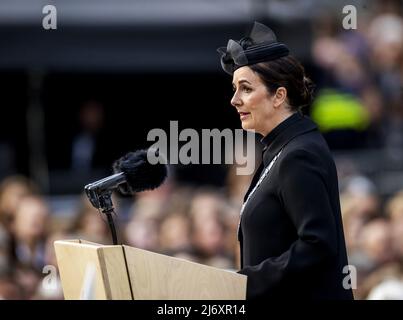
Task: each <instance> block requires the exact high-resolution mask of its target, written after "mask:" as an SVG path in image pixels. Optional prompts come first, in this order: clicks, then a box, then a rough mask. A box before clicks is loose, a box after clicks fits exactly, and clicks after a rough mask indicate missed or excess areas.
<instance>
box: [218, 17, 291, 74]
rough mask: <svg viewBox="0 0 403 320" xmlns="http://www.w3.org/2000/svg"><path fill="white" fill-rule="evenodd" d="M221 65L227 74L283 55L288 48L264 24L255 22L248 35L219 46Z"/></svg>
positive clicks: (288, 51) (286, 52)
mask: <svg viewBox="0 0 403 320" xmlns="http://www.w3.org/2000/svg"><path fill="white" fill-rule="evenodd" d="M217 51H218V52H219V53H220V55H221V66H222V68H223V69H224V71H225V72H226V73H228V74H231V75H232V74H233V73H234V71H235V70H236V69H238V68H240V67H243V66H248V65H252V64H255V63H259V62H263V61H270V60H275V59H278V58H281V57H285V56H287V55H288V54H289V53H290V50H289V49H288V48H287V46H286V45H285V44H284V43H281V42H278V41H277V38H276V35H275V34H274V32H273V31H272V30H271V29H270V28H269V27H266V26H265V25H264V24H261V23H259V22H255V23H254V25H253V28H252V31H251V32H250V34H249V36H246V37H243V38H242V39H241V40H239V41H235V40H232V39H230V40H229V41H228V44H227V47H220V48H218V49H217Z"/></svg>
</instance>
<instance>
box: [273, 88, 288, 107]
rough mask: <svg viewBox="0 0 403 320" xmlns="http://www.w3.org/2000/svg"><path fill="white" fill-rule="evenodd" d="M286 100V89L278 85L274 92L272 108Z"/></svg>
mask: <svg viewBox="0 0 403 320" xmlns="http://www.w3.org/2000/svg"><path fill="white" fill-rule="evenodd" d="M286 100H287V89H286V88H284V87H279V88H277V90H276V93H275V94H274V100H273V106H274V108H278V107H280V106H281V105H282V104H283V103H284V102H286Z"/></svg>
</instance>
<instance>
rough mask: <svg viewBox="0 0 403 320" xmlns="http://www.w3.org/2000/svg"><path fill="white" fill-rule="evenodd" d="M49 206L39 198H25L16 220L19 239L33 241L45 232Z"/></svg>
mask: <svg viewBox="0 0 403 320" xmlns="http://www.w3.org/2000/svg"><path fill="white" fill-rule="evenodd" d="M47 217H48V208H47V207H46V204H45V203H44V202H43V201H42V200H41V199H39V198H36V197H28V198H24V199H23V200H22V201H21V203H20V205H19V206H18V208H17V211H16V214H15V221H14V225H13V226H14V233H15V236H16V237H17V239H19V240H22V241H32V240H36V239H38V238H40V237H41V236H42V235H43V234H44V232H45V225H46V219H47Z"/></svg>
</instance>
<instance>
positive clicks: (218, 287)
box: [55, 240, 247, 300]
mask: <svg viewBox="0 0 403 320" xmlns="http://www.w3.org/2000/svg"><path fill="white" fill-rule="evenodd" d="M55 250H56V258H57V263H58V267H59V272H60V278H61V282H62V287H63V292H64V297H65V299H80V298H81V299H101V300H104V299H121V300H133V299H135V300H171V299H173V300H244V299H245V298H246V280H247V277H246V276H244V275H241V274H238V273H235V272H230V271H226V270H221V269H217V268H213V267H209V266H205V265H202V264H198V263H194V262H190V261H186V260H183V259H179V258H173V257H169V256H166V255H162V254H158V253H154V252H150V251H146V250H141V249H137V248H133V247H129V246H125V245H117V246H112V245H106V246H105V245H100V244H97V243H92V242H87V241H83V240H66V241H56V242H55Z"/></svg>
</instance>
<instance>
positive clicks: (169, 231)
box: [160, 214, 189, 250]
mask: <svg viewBox="0 0 403 320" xmlns="http://www.w3.org/2000/svg"><path fill="white" fill-rule="evenodd" d="M160 243H161V246H162V247H163V248H164V249H165V250H180V249H184V248H186V247H187V246H188V245H189V224H188V220H187V219H186V217H185V216H183V215H181V214H172V215H170V216H168V217H167V218H166V219H164V220H163V221H162V223H161V226H160Z"/></svg>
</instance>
